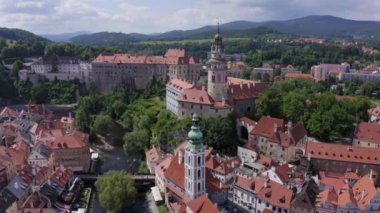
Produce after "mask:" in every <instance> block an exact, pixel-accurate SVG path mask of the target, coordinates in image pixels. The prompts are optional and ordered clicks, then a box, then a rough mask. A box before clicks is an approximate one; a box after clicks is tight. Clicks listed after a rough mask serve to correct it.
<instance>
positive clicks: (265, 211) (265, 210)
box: [263, 209, 275, 213]
mask: <svg viewBox="0 0 380 213" xmlns="http://www.w3.org/2000/svg"><path fill="white" fill-rule="evenodd" d="M263 213H275V212H274V211H273V210H272V209H264V211H263Z"/></svg>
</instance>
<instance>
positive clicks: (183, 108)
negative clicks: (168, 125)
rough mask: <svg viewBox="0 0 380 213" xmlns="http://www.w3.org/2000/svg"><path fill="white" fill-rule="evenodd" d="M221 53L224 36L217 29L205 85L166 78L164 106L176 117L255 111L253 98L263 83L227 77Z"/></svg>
mask: <svg viewBox="0 0 380 213" xmlns="http://www.w3.org/2000/svg"><path fill="white" fill-rule="evenodd" d="M223 54H224V45H223V38H222V36H221V35H220V33H219V31H218V33H217V34H216V35H215V37H214V43H213V44H212V46H211V58H210V60H209V61H208V72H207V85H202V84H201V85H198V84H195V83H194V84H189V83H186V82H185V81H182V80H179V79H173V80H171V81H169V83H168V84H167V85H166V103H167V109H168V110H170V111H171V112H173V113H174V114H175V115H177V117H178V118H185V117H188V116H191V115H192V114H194V113H197V114H199V115H201V116H222V117H226V116H227V115H228V114H230V113H231V112H233V111H236V112H238V113H240V114H250V113H252V112H254V108H255V106H254V100H255V99H256V98H257V97H258V96H259V95H260V94H261V93H262V92H264V91H265V89H266V86H265V85H264V84H262V83H261V82H256V81H250V80H244V79H238V78H233V77H228V72H227V65H226V61H225V60H224V58H223Z"/></svg>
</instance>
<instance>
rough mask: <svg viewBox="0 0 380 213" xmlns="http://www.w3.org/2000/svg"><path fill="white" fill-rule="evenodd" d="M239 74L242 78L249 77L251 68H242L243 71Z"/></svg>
mask: <svg viewBox="0 0 380 213" xmlns="http://www.w3.org/2000/svg"><path fill="white" fill-rule="evenodd" d="M241 76H242V78H243V79H248V80H249V79H251V70H249V69H248V68H244V69H243V71H241Z"/></svg>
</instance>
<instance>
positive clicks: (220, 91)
mask: <svg viewBox="0 0 380 213" xmlns="http://www.w3.org/2000/svg"><path fill="white" fill-rule="evenodd" d="M208 64H209V69H208V82H207V92H208V94H209V95H210V96H211V97H212V98H213V99H214V100H215V101H222V100H226V99H228V84H227V65H226V62H225V60H224V45H223V37H222V36H221V34H220V29H219V21H218V30H217V33H216V34H215V36H214V43H213V44H212V45H211V58H210V60H209V61H208Z"/></svg>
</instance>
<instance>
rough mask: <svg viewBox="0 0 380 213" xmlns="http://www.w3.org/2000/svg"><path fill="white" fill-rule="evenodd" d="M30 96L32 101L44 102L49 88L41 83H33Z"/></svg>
mask: <svg viewBox="0 0 380 213" xmlns="http://www.w3.org/2000/svg"><path fill="white" fill-rule="evenodd" d="M31 96H32V100H33V102H34V103H36V104H42V103H46V102H47V97H49V88H47V87H45V86H44V85H43V84H35V85H33V86H32V90H31Z"/></svg>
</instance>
